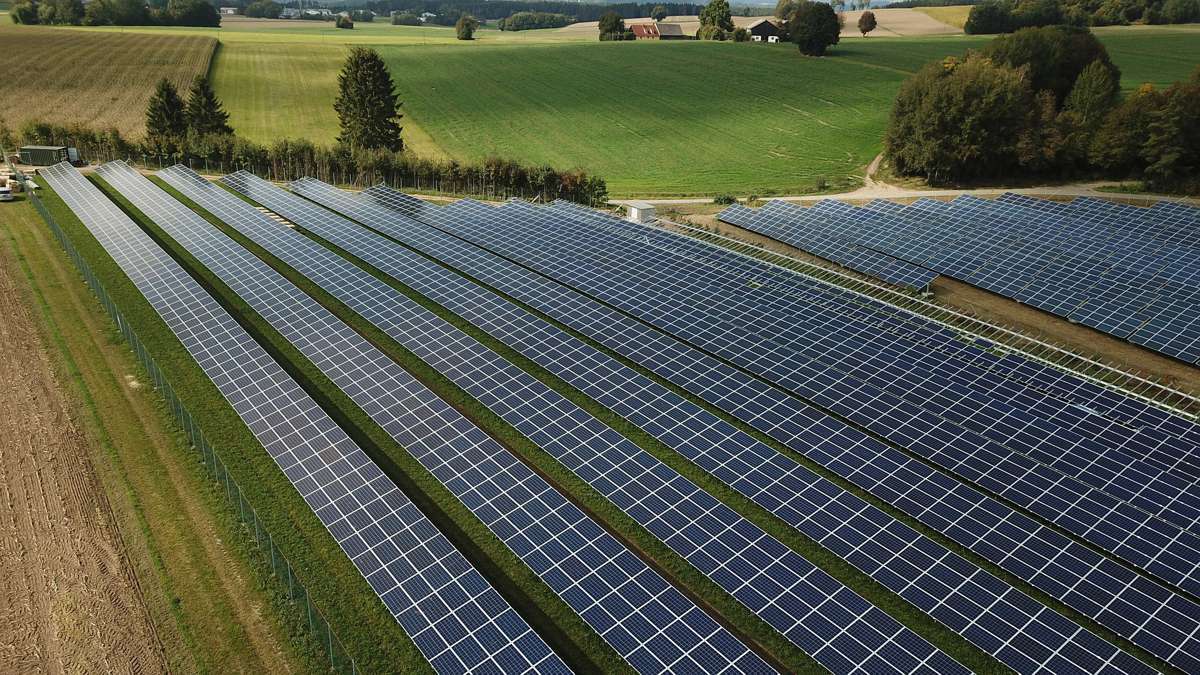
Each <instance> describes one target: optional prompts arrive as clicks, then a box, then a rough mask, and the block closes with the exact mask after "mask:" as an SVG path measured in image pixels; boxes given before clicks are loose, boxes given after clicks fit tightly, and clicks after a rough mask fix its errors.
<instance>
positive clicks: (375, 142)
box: [333, 47, 404, 150]
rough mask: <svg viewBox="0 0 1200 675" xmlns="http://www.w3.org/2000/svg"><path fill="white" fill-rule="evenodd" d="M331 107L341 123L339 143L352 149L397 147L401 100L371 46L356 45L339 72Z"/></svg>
mask: <svg viewBox="0 0 1200 675" xmlns="http://www.w3.org/2000/svg"><path fill="white" fill-rule="evenodd" d="M333 109H334V110H336V111H337V114H338V120H339V122H340V124H341V133H340V134H338V143H341V144H342V145H345V146H348V147H350V148H351V149H355V150H357V149H370V148H387V149H389V150H400V149H401V148H402V147H404V141H403V140H402V139H401V138H400V117H401V115H400V101H399V100H398V97H397V95H396V85H395V83H394V82H392V75H391V73H389V72H388V69H387V64H385V63H384V62H383V59H382V58H380V56H379V53H378V52H376V51H375V50H374V49H366V48H364V47H355V48H354V49H352V50H350V56H348V57H347V58H346V65H345V66H343V67H342V72H341V73H340V74H338V97H337V100H336V101H334V104H333Z"/></svg>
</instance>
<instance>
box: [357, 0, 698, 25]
mask: <svg viewBox="0 0 1200 675" xmlns="http://www.w3.org/2000/svg"><path fill="white" fill-rule="evenodd" d="M659 5H662V6H663V7H665V8H666V9H667V13H668V14H671V15H687V16H696V15H698V14H699V13H700V9H701V8H702V7H703V5H701V4H692V3H662V2H652V3H634V2H624V3H618V4H613V5H600V4H592V3H582V2H563V1H561V0H551V1H549V2H538V1H527V0H494V1H490V0H450V1H449V2H447V1H446V0H373V1H372V2H368V3H367V7H369V8H370V9H372V10H374V11H375V13H376V14H380V15H383V16H387V15H390V14H393V13H395V12H401V13H406V14H414V15H417V16H420V15H421V14H422V13H424V12H430V13H432V14H436V15H437V18H436V19H433V20H431V22H432V23H437V24H439V25H447V26H450V25H454V23H455V22H456V21H458V17H459V16H461V15H463V14H467V15H470V16H473V17H475V18H477V19H483V20H499V19H504V18H507V17H509V16H511V15H513V14H516V13H518V12H543V13H546V14H565V15H567V16H573V17H575V20H576V21H598V20H600V17H601V16H602V15H603V14H604V13H605V12H609V11H612V12H616V13H617V15H618V16H621V17H623V18H627V19H633V18H638V17H643V16H650V12H651V11H652V10H653V9H654V8H655V7H656V6H659Z"/></svg>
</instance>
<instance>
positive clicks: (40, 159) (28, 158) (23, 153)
mask: <svg viewBox="0 0 1200 675" xmlns="http://www.w3.org/2000/svg"><path fill="white" fill-rule="evenodd" d="M17 155H18V156H19V157H20V158H21V163H22V164H28V165H29V166H52V165H54V164H58V163H59V162H65V161H67V159H68V157H67V146H65V145H23V146H21V149H20V150H18V151H17Z"/></svg>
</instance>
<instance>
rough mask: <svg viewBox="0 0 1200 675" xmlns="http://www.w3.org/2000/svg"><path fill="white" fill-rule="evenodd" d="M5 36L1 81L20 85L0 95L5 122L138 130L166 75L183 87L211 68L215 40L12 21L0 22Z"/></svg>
mask: <svg viewBox="0 0 1200 675" xmlns="http://www.w3.org/2000/svg"><path fill="white" fill-rule="evenodd" d="M5 23H6V24H8V22H7V21H6V22H5ZM0 44H2V45H4V53H5V54H6V55H7V56H8V63H7V65H6V67H5V68H4V74H3V86H2V87H0V88H2V89H3V91H5V92H14V91H19V92H21V93H22V95H21V96H19V97H18V96H0V123H3V124H5V125H7V126H8V127H9V128H10V129H13V130H16V129H17V128H19V127H20V126H21V124H23V123H24V122H26V121H29V120H37V121H46V122H55V123H62V124H69V123H85V124H87V125H88V126H90V127H92V128H94V129H116V130H118V131H120V132H121V133H122V134H124V135H126V136H130V137H138V136H141V135H142V133H143V130H144V122H145V111H146V104H147V102H148V101H149V100H150V95H151V93H153V89H154V84H155V83H156V82H157V81H158V80H159V79H161V78H163V77H166V78H167V79H169V80H171V82H173V83H174V84H175V86H176V87H178V88H179V89H180V90H181V91H182V92H184V94H185V95H186V90H187V88H188V87H190V86H191V84H192V80H194V79H195V78H196V77H197V76H199V75H203V74H205V73H207V72H208V66H209V63H210V62H211V61H212V56H213V50H214V49H215V48H216V45H217V41H216V39H214V38H211V37H206V36H200V35H179V34H167V33H162V34H147V33H115V32H111V33H110V32H98V31H81V30H70V29H64V28H50V27H41V26H14V25H11V24H9V25H0Z"/></svg>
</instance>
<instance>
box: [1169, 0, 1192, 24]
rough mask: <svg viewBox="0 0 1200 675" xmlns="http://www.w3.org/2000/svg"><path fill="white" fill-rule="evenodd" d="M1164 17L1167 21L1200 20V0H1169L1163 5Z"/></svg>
mask: <svg viewBox="0 0 1200 675" xmlns="http://www.w3.org/2000/svg"><path fill="white" fill-rule="evenodd" d="M1162 19H1163V21H1164V22H1166V23H1192V22H1195V21H1200V0H1167V1H1166V2H1164V3H1163V6H1162Z"/></svg>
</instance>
